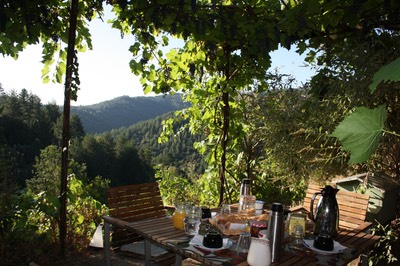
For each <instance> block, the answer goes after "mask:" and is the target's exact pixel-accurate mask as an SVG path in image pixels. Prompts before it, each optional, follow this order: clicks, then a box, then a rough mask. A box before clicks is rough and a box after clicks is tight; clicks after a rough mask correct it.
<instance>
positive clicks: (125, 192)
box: [103, 182, 175, 265]
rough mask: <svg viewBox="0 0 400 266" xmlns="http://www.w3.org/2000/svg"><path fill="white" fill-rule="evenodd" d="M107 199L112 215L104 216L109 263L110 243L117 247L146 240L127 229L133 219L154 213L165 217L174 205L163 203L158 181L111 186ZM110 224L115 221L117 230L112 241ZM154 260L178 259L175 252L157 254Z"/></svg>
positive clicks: (156, 215)
mask: <svg viewBox="0 0 400 266" xmlns="http://www.w3.org/2000/svg"><path fill="white" fill-rule="evenodd" d="M107 201H108V208H109V215H108V216H105V217H103V219H104V235H105V236H104V240H105V241H104V242H105V260H106V265H110V253H109V252H110V244H111V246H112V248H113V249H116V248H119V247H121V246H122V245H124V244H128V243H133V242H136V241H140V240H143V238H142V237H141V236H139V235H137V234H135V232H131V231H128V230H127V229H126V228H127V227H126V225H127V224H128V223H129V222H133V221H137V220H142V219H146V218H150V217H156V218H157V217H165V216H166V215H167V209H169V208H170V207H165V206H164V205H163V201H162V198H161V194H160V190H159V186H158V183H157V182H152V183H145V184H134V185H127V186H119V187H113V188H110V189H108V190H107ZM110 225H112V231H113V233H112V241H111V243H110ZM145 245H149V243H145ZM146 255H147V254H146ZM148 256H150V255H148ZM147 259H150V258H149V257H148V258H147ZM151 260H152V264H157V265H171V264H173V263H174V261H175V255H174V254H172V253H166V254H162V255H160V256H158V257H153V258H151Z"/></svg>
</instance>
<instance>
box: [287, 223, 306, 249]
mask: <svg viewBox="0 0 400 266" xmlns="http://www.w3.org/2000/svg"><path fill="white" fill-rule="evenodd" d="M303 238H304V229H303V226H302V225H301V224H295V225H294V226H293V227H292V234H291V235H290V239H291V242H292V244H296V245H298V244H301V243H302V242H303Z"/></svg>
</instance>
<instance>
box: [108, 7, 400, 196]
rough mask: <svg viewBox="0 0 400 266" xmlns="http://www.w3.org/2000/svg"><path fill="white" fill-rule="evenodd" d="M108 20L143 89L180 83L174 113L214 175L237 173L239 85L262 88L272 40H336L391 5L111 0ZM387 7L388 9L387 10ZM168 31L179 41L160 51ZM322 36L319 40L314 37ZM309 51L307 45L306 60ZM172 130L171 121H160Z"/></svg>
mask: <svg viewBox="0 0 400 266" xmlns="http://www.w3.org/2000/svg"><path fill="white" fill-rule="evenodd" d="M112 4H113V5H114V10H115V12H116V14H117V15H118V17H117V19H115V20H114V21H113V26H114V27H115V28H118V29H120V30H121V32H122V33H123V34H128V33H132V34H134V36H135V37H136V42H135V43H134V44H133V45H132V46H131V48H130V51H131V52H132V54H133V56H134V59H133V60H132V61H131V63H130V65H131V69H132V71H133V72H134V73H135V74H137V75H141V76H142V79H141V81H142V84H143V88H144V91H145V92H146V93H148V92H155V93H167V92H170V91H182V92H184V93H186V97H187V100H188V101H190V102H191V103H192V107H191V108H189V110H187V111H185V112H182V115H183V116H184V117H186V118H189V119H190V128H191V130H192V132H206V133H207V140H206V141H203V142H200V143H198V144H197V148H198V149H199V150H200V151H201V152H203V153H204V154H206V159H207V160H208V163H209V165H210V166H212V165H214V166H215V168H214V173H219V177H220V184H221V187H220V202H221V201H222V200H223V198H222V195H223V194H224V185H225V186H227V185H229V182H228V181H227V178H226V176H225V173H226V172H228V173H229V174H230V175H231V177H233V178H234V179H236V181H237V179H239V176H240V172H238V173H234V171H233V170H232V169H234V164H235V162H237V160H238V154H240V152H241V150H240V147H239V144H240V142H241V139H242V138H243V136H245V135H246V130H248V125H247V124H246V122H247V121H245V119H244V118H243V112H245V107H244V106H245V104H244V100H243V97H237V96H238V95H239V94H241V93H243V92H246V91H259V92H260V91H266V90H268V87H269V86H268V83H267V81H268V80H267V71H268V69H269V67H270V65H271V62H270V52H272V51H274V50H277V49H278V48H279V47H280V46H281V47H285V48H287V49H290V48H291V46H292V45H296V46H297V52H298V53H303V52H304V51H306V49H307V48H315V49H316V51H318V50H324V51H327V50H329V49H333V48H334V47H340V46H341V42H343V40H345V39H347V38H352V37H354V36H362V35H364V34H366V33H367V32H371V31H374V30H375V29H376V28H379V27H383V26H385V27H388V26H390V25H396V21H399V16H398V13H395V12H394V10H398V8H399V5H398V4H396V3H392V2H390V1H362V0H354V1H319V0H307V1H296V0H291V1H259V0H248V1H227V0H222V1H202V0H198V1H196V0H191V1H185V0H178V1H173V0H157V1H114V2H112ZM388 15H389V16H388ZM171 36H174V37H177V38H180V39H183V40H185V45H184V47H182V48H180V49H178V50H172V51H170V52H169V53H168V54H166V55H164V53H163V50H162V49H161V48H160V46H167V45H168V44H169V38H170V37H171ZM322 44H323V45H322ZM316 54H317V53H316V52H311V53H310V54H309V57H308V60H309V61H312V60H313V59H314V57H315V55H316ZM165 127H166V128H167V131H168V130H169V131H172V122H171V121H169V122H166V123H165ZM229 170H231V171H229Z"/></svg>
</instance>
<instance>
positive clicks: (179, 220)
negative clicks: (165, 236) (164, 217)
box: [172, 202, 186, 229]
mask: <svg viewBox="0 0 400 266" xmlns="http://www.w3.org/2000/svg"><path fill="white" fill-rule="evenodd" d="M185 217H186V203H184V202H178V203H176V204H175V211H174V213H173V214H172V224H173V225H174V227H175V228H177V229H184V228H185V227H184V224H183V220H184V219H185Z"/></svg>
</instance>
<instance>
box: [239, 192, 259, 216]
mask: <svg viewBox="0 0 400 266" xmlns="http://www.w3.org/2000/svg"><path fill="white" fill-rule="evenodd" d="M241 202H242V206H241V208H239V214H241V215H247V216H251V215H254V214H255V212H256V196H254V195H244V196H242V201H241Z"/></svg>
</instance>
